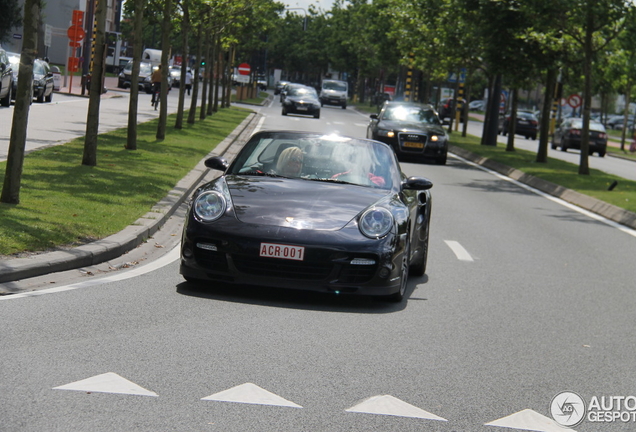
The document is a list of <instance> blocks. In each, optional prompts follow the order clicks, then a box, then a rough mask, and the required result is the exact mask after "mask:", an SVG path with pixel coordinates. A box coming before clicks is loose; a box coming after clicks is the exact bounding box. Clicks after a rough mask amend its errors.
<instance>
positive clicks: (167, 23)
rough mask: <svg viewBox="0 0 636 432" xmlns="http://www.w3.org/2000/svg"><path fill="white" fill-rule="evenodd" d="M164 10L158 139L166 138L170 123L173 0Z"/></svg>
mask: <svg viewBox="0 0 636 432" xmlns="http://www.w3.org/2000/svg"><path fill="white" fill-rule="evenodd" d="M165 2H166V3H165V5H164V8H163V23H162V25H161V30H162V32H161V93H160V95H159V124H158V125H157V135H156V137H157V139H158V140H163V139H165V138H166V126H167V123H168V75H169V74H170V70H169V69H168V59H169V58H170V49H171V47H170V33H171V31H172V0H165Z"/></svg>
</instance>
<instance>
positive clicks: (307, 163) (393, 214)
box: [180, 131, 433, 301]
mask: <svg viewBox="0 0 636 432" xmlns="http://www.w3.org/2000/svg"><path fill="white" fill-rule="evenodd" d="M205 165H206V166H207V167H208V168H211V169H216V170H220V171H223V172H224V173H223V175H221V176H220V177H218V178H217V179H215V180H213V181H211V182H210V183H207V184H205V185H203V186H201V187H200V188H199V189H198V190H197V191H196V192H195V193H194V195H193V196H192V199H191V201H190V203H189V209H188V212H187V216H186V222H185V225H184V230H183V237H182V240H181V265H180V273H181V274H182V275H183V277H184V278H185V279H186V280H187V281H191V282H195V281H200V282H201V284H205V285H207V286H208V287H214V286H215V283H218V282H221V283H229V284H237V285H244V284H247V285H258V286H261V287H274V288H288V289H301V290H310V291H318V292H323V293H332V294H355V295H373V296H386V297H388V298H389V299H391V300H394V301H401V300H402V298H403V297H404V295H405V292H406V286H407V285H406V284H407V280H408V277H409V272H410V273H411V274H415V275H418V276H422V275H423V274H424V273H425V271H426V261H427V254H428V239H429V221H430V218H431V203H432V200H431V194H430V191H429V190H428V189H430V188H431V187H432V186H433V184H432V183H431V182H430V181H429V180H427V179H425V178H422V177H409V178H407V177H406V176H405V175H404V174H403V173H402V172H401V169H400V165H399V163H398V161H397V159H396V157H395V154H394V153H393V151H392V150H391V148H390V147H389V146H387V145H386V144H384V143H381V142H377V141H372V140H365V139H360V138H351V137H344V136H340V135H323V134H321V133H316V132H278V131H263V132H258V133H256V134H254V135H253V136H252V137H251V138H250V140H249V141H248V142H247V144H245V146H244V147H243V149H242V150H241V151H240V152H239V154H238V155H237V156H236V158H235V159H234V161H233V162H232V163H231V164H229V163H228V162H227V161H226V160H225V159H223V158H222V157H212V158H210V159H208V160H206V162H205Z"/></svg>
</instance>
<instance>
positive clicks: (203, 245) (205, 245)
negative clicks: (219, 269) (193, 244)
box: [197, 243, 218, 252]
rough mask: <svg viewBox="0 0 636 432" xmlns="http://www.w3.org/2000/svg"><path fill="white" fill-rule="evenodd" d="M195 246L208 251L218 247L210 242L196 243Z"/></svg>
mask: <svg viewBox="0 0 636 432" xmlns="http://www.w3.org/2000/svg"><path fill="white" fill-rule="evenodd" d="M197 247H198V248H199V249H204V250H209V251H214V252H216V251H218V249H217V248H216V245H213V244H211V243H197Z"/></svg>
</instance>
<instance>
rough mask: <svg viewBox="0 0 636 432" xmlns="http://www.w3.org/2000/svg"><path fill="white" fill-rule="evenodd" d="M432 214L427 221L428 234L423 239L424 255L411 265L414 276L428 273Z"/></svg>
mask: <svg viewBox="0 0 636 432" xmlns="http://www.w3.org/2000/svg"><path fill="white" fill-rule="evenodd" d="M430 221H431V219H430V216H429V219H428V221H426V234H425V235H424V240H423V241H422V256H421V257H420V258H419V259H418V261H417V263H415V264H413V265H411V273H412V274H413V275H414V276H424V274H426V261H427V260H428V231H429V227H430Z"/></svg>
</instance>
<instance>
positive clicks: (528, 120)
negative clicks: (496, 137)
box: [498, 110, 539, 140]
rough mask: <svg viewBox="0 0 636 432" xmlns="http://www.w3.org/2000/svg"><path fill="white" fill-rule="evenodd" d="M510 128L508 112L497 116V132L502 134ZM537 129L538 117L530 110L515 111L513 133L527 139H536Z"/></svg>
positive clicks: (504, 134)
mask: <svg viewBox="0 0 636 432" xmlns="http://www.w3.org/2000/svg"><path fill="white" fill-rule="evenodd" d="M509 130H510V114H508V115H505V116H502V117H499V131H498V132H499V133H500V134H502V135H503V136H506V135H507V134H508V131H509ZM538 130H539V119H538V118H537V116H536V115H535V114H534V113H533V112H531V111H521V110H519V111H517V123H516V125H515V135H522V136H524V137H526V138H527V139H533V140H535V139H537V132H538Z"/></svg>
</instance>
